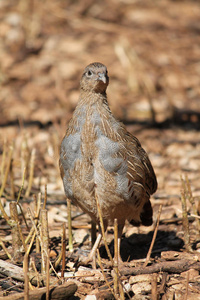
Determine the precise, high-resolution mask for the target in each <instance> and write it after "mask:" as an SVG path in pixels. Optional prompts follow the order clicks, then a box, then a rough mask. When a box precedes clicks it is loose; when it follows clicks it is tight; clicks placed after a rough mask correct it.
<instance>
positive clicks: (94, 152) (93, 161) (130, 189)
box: [59, 63, 157, 259]
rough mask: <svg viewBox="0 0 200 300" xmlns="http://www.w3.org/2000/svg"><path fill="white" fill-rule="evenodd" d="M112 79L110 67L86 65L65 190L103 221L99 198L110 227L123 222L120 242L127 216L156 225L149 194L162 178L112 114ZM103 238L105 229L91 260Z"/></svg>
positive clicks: (67, 153)
mask: <svg viewBox="0 0 200 300" xmlns="http://www.w3.org/2000/svg"><path fill="white" fill-rule="evenodd" d="M108 83H109V77H108V72H107V68H106V66H105V65H103V64H101V63H92V64H90V65H88V66H87V67H86V68H85V70H84V72H83V75H82V78H81V81H80V97H79V102H78V104H77V107H76V109H75V111H74V113H73V116H72V119H71V120H70V122H69V124H68V128H67V130H66V134H65V136H64V138H63V140H62V143H61V148H60V161H59V165H60V173H61V177H62V180H63V185H64V190H65V194H66V196H67V197H68V198H69V199H71V200H72V202H73V203H75V204H77V205H78V206H79V207H80V208H81V209H82V210H83V211H84V212H85V213H87V214H88V215H89V216H90V217H91V219H92V220H93V221H94V222H96V223H97V224H98V225H100V220H99V214H98V208H97V198H98V202H99V205H100V210H101V214H102V218H103V222H104V228H105V230H106V228H107V226H108V225H112V224H113V221H114V219H115V218H116V219H117V220H118V240H119V245H120V239H121V235H122V231H123V227H124V224H125V221H126V220H128V221H129V222H130V223H131V224H133V225H135V226H139V225H140V224H141V225H145V226H150V225H151V224H152V207H151V203H150V195H151V194H153V193H154V192H155V191H156V189H157V180H156V176H155V173H154V170H153V167H152V165H151V162H150V160H149V158H148V155H147V153H146V152H145V150H144V149H143V148H142V147H141V144H140V142H139V141H138V139H137V138H136V137H134V136H133V135H132V134H131V133H129V132H128V131H127V130H126V128H125V126H124V124H122V123H121V122H119V121H118V120H116V119H115V117H114V116H113V114H112V112H111V110H110V108H109V106H108V102H107V96H106V88H107V86H108ZM99 227H100V226H99ZM101 238H102V233H101V229H100V232H99V236H98V237H97V239H96V242H95V244H94V246H93V249H92V251H91V253H90V256H89V259H91V258H92V256H93V254H94V252H95V250H96V249H97V247H98V245H99V243H100V241H101Z"/></svg>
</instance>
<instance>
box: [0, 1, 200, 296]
mask: <svg viewBox="0 0 200 300" xmlns="http://www.w3.org/2000/svg"><path fill="white" fill-rule="evenodd" d="M199 16H200V4H199V2H198V1H189V0H188V1H170V0H161V1H153V0H146V1H139V0H138V1H137V0H136V1H131V0H130V1H129V0H122V1H117V0H110V1H104V0H101V1H94V0H85V1H80V0H79V1H70V0H68V1H61V0H57V1H53V0H49V1H47V0H46V1H36V0H35V1H34V0H30V1H26V0H21V1H13V0H2V1H0V63H1V68H0V85H1V89H0V111H1V117H0V160H1V166H2V165H3V162H4V160H3V155H2V154H3V148H5V147H8V146H9V145H11V144H12V143H14V153H13V174H14V195H12V193H13V192H12V189H11V180H10V177H8V180H7V185H6V189H5V191H4V194H3V196H2V201H3V202H4V203H5V207H6V209H7V207H8V205H9V204H8V203H9V201H10V200H11V199H13V198H14V197H15V198H17V195H18V192H19V189H20V186H21V184H22V173H23V168H24V166H26V165H27V178H28V174H29V169H30V155H31V152H32V151H33V149H35V150H34V151H36V152H35V168H34V180H33V185H32V188H31V192H30V195H29V196H26V197H25V191H26V190H27V186H28V183H27V180H25V184H24V189H23V192H22V198H21V201H22V202H23V203H24V204H23V207H25V209H26V207H27V204H26V203H28V206H29V205H30V201H29V200H31V201H32V198H33V197H32V195H33V194H36V195H37V194H38V192H39V191H41V192H42V193H43V195H44V189H45V184H47V192H48V203H47V208H48V211H49V214H48V215H49V229H50V237H51V245H52V247H53V243H54V246H55V247H56V248H57V250H58V251H59V249H60V240H59V239H58V238H59V236H60V235H61V225H62V223H63V222H65V221H66V220H67V219H66V217H67V212H66V205H65V197H64V192H63V188H62V182H61V179H60V176H59V170H58V153H59V150H58V146H59V144H60V142H61V139H62V137H63V135H64V132H65V128H66V124H67V122H68V121H69V119H70V117H71V115H72V112H73V110H74V108H75V106H76V104H77V101H78V95H79V80H80V76H81V74H82V71H83V69H84V68H85V66H86V65H87V64H89V63H91V62H94V61H99V62H102V63H104V64H106V65H107V67H108V71H109V77H110V85H109V88H108V99H109V103H110V106H111V109H112V111H113V113H114V114H115V116H116V117H117V118H119V119H121V120H122V121H124V122H125V124H126V125H127V127H128V129H129V131H131V132H132V133H133V134H134V135H136V136H137V137H138V138H139V140H140V141H141V143H142V145H143V147H144V148H145V149H146V151H147V152H148V154H149V156H150V159H151V161H152V164H153V166H154V168H155V172H156V174H157V178H158V184H159V188H158V191H157V192H156V194H155V195H154V196H153V197H152V204H153V207H154V220H156V217H157V211H158V208H159V205H160V204H163V208H162V213H161V217H160V225H159V229H158V235H157V239H156V242H155V245H154V248H153V251H152V264H154V263H156V262H159V261H162V260H163V259H164V257H163V255H164V252H166V251H178V252H183V251H185V250H184V243H183V240H184V239H183V236H184V230H183V227H182V221H181V219H177V218H182V206H181V189H182V185H181V179H180V176H181V175H182V176H183V178H185V175H187V176H188V178H189V181H190V184H191V189H192V194H193V198H194V200H195V204H196V206H198V201H199V199H200V198H199V197H200V186H199V179H200V173H199V170H200V135H199V130H200V63H199V61H200V25H199V24H200V23H199ZM6 149H8V148H6ZM7 152H8V150H7ZM6 157H8V153H6ZM6 161H7V159H6V160H5V162H6ZM4 171H5V168H3V167H1V175H2V174H3V175H2V176H1V183H2V178H3V176H4ZM27 178H26V179H27ZM55 203H56V204H55ZM188 212H189V213H192V210H191V205H190V204H189V203H188ZM72 214H73V217H74V218H73V221H72V222H73V226H74V231H73V232H74V243H75V248H76V249H77V248H79V249H80V248H81V249H83V250H84V249H86V248H87V249H90V247H91V246H90V242H89V241H88V239H87V238H86V237H87V234H88V226H87V225H88V222H89V217H87V216H86V215H82V214H81V215H80V211H79V210H77V208H74V207H73V212H72ZM169 220H170V221H169ZM2 224H4V223H3V220H2ZM81 226H83V228H82V229H80V227H81ZM75 228H76V229H75ZM77 228H78V229H77ZM153 228H154V225H153V226H151V227H150V228H144V227H141V228H133V227H131V226H130V225H128V224H127V226H126V228H125V235H124V239H123V241H122V247H121V251H122V258H123V260H124V261H127V260H129V261H132V263H134V264H135V265H137V264H140V263H141V259H143V258H145V257H146V255H147V252H148V249H149V246H150V243H151V239H152V234H153V231H152V230H153ZM190 231H191V240H192V243H193V248H194V249H195V252H194V253H193V254H191V258H194V256H195V255H196V257H197V261H198V260H199V252H200V250H199V249H200V243H198V234H199V232H198V228H197V225H196V223H195V222H194V218H191V222H190ZM1 237H2V239H3V240H4V241H7V246H9V242H10V231H9V230H8V231H5V230H4V231H3V230H1ZM53 237H54V238H53ZM55 237H57V239H56V238H55ZM84 239H85V240H86V241H85V242H84V243H83V244H82V242H83V240H84ZM112 239H113V231H112V229H110V230H109V234H108V240H109V241H112ZM111 248H112V246H111ZM183 253H185V252H183ZM101 255H102V257H106V255H105V249H104V248H103V249H101ZM133 260H134V261H133ZM72 261H73V260H72ZM71 268H72V269H73V267H71ZM68 269H69V266H68V267H67V270H68ZM193 271H194V272H192V271H190V275H189V277H188V279H187V275H185V274H184V273H181V274H179V275H178V274H177V273H180V272H177V273H176V272H175V271H174V272H172V274H171V273H170V272H168V273H167V279H166V285H165V289H164V290H165V292H166V295H167V296H166V298H162V297H164V296H163V293H161V294H160V299H172V297H175V298H173V299H182V298H183V295H185V293H187V299H200V277H199V270H193ZM146 276H147V275H146ZM159 276H161V277H160V278H162V276H163V273H162V272H160V273H159ZM136 277H137V276H136ZM130 278H132V279H130ZM131 280H132V281H131ZM160 280H161V279H159V278H158V287H159V284H160ZM125 281H126V283H129V284H130V290H132V292H131V293H132V294H131V295H132V297H135V298H133V299H151V285H150V287H148V286H147V287H146V286H145V287H142V288H141V289H140V291H139V292H138V290H136V289H135V287H136V284H138V282H137V283H133V276H131V277H130V276H128V275H127V277H126V279H125ZM147 281H148V280H147ZM188 282H189V283H188ZM103 284H104V283H103ZM97 287H98V286H97V285H95V284H94V283H93V282H87V284H85V286H84V287H83V285H80V286H79V288H78V292H77V293H76V296H77V298H76V299H80V298H81V299H84V297H85V295H86V294H88V293H90V292H92V290H94V289H95V288H97ZM2 290H3V289H2ZM1 295H2V292H1ZM134 295H135V296H134ZM173 295H174V296H173ZM79 297H80V298H79ZM137 297H139V298H137ZM170 297H171V298H170ZM198 297H199V298H198ZM74 299H75V298H74ZM185 299H186V298H185Z"/></svg>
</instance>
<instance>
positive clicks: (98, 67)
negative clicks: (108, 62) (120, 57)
mask: <svg viewBox="0 0 200 300" xmlns="http://www.w3.org/2000/svg"><path fill="white" fill-rule="evenodd" d="M108 83H109V77H108V72H107V68H106V66H104V65H103V64H101V63H97V62H95V63H92V64H90V65H88V66H87V67H86V68H85V70H84V72H83V75H82V78H81V82H80V86H81V89H82V90H84V91H93V92H96V93H102V94H103V93H105V91H106V88H107V86H108Z"/></svg>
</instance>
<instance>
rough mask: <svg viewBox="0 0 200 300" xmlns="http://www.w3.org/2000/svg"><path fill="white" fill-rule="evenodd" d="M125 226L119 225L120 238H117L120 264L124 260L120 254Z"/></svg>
mask: <svg viewBox="0 0 200 300" xmlns="http://www.w3.org/2000/svg"><path fill="white" fill-rule="evenodd" d="M123 228H124V225H118V240H117V242H118V263H119V265H120V264H123V260H122V258H121V255H120V245H121V237H122V232H123Z"/></svg>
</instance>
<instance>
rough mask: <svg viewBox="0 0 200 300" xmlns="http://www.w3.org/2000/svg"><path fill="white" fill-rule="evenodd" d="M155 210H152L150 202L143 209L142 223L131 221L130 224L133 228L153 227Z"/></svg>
mask: <svg viewBox="0 0 200 300" xmlns="http://www.w3.org/2000/svg"><path fill="white" fill-rule="evenodd" d="M152 217H153V210H152V206H151V202H150V200H148V201H147V202H146V203H145V204H144V206H143V209H142V212H141V214H140V220H141V221H140V222H138V221H135V220H131V221H129V223H130V224H131V225H133V226H140V225H144V226H151V225H152V223H153V219H152Z"/></svg>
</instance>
